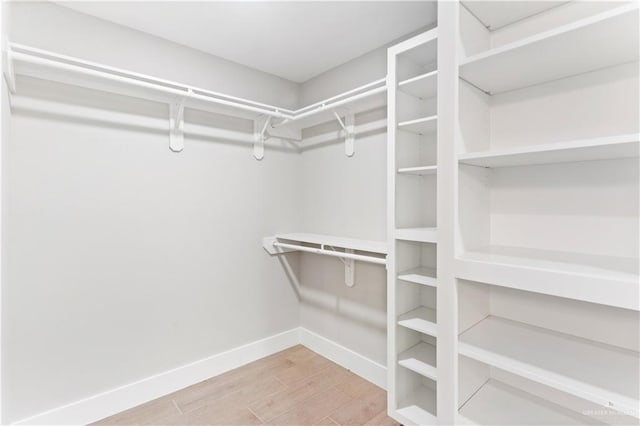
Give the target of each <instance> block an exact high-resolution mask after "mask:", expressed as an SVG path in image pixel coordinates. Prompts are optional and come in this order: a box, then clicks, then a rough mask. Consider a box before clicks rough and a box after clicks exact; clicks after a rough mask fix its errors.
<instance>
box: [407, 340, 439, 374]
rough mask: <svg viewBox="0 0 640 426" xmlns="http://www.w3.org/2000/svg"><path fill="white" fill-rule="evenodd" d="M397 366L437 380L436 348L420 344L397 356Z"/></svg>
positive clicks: (423, 343)
mask: <svg viewBox="0 0 640 426" xmlns="http://www.w3.org/2000/svg"><path fill="white" fill-rule="evenodd" d="M398 364H400V365H401V366H403V367H404V368H406V369H409V370H411V371H413V372H415V373H418V374H420V375H421V376H424V377H426V378H428V379H431V380H436V379H437V371H436V347H435V346H434V345H430V344H428V343H425V342H420V343H418V344H417V345H415V346H412V347H411V348H409V349H407V350H406V351H404V352H402V353H400V354H399V355H398Z"/></svg>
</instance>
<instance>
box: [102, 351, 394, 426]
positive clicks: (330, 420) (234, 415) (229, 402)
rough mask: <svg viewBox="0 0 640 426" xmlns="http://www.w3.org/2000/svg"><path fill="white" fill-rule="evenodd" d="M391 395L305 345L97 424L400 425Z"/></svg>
mask: <svg viewBox="0 0 640 426" xmlns="http://www.w3.org/2000/svg"><path fill="white" fill-rule="evenodd" d="M386 412H387V394H386V392H385V391H384V390H383V389H380V388H379V387H377V386H375V385H373V384H371V383H369V382H367V381H366V380H364V379H362V378H360V377H359V376H357V375H355V374H353V373H351V372H350V371H348V370H346V369H344V368H342V367H340V366H339V365H337V364H335V363H333V362H331V361H329V360H328V359H326V358H324V357H321V356H320V355H318V354H316V353H315V352H312V351H310V350H309V349H307V348H305V347H304V346H300V345H298V346H294V347H292V348H289V349H287V350H284V351H282V352H278V353H277V354H274V355H271V356H268V357H266V358H263V359H260V360H258V361H256V362H253V363H251V364H248V365H245V366H243V367H240V368H238V369H235V370H232V371H229V372H227V373H225V374H222V375H220V376H216V377H213V378H211V379H208V380H205V381H203V382H200V383H197V384H195V385H193V386H190V387H188V388H185V389H182V390H179V391H177V392H174V393H172V394H170V395H167V396H164V397H162V398H158V399H156V400H154V401H151V402H148V403H146V404H143V405H140V406H138V407H135V408H132V409H130V410H127V411H124V412H122V413H119V414H116V415H114V416H111V417H108V418H106V419H103V420H101V421H99V422H97V423H95V424H97V425H151V424H153V425H243V426H244V425H301V426H302V425H331V426H336V425H368V426H391V425H396V426H397V425H398V423H396V422H395V421H393V420H392V419H390V418H389V417H387V414H386Z"/></svg>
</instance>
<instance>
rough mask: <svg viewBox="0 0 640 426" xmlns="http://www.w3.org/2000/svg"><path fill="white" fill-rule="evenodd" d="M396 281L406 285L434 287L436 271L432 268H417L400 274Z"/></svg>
mask: <svg viewBox="0 0 640 426" xmlns="http://www.w3.org/2000/svg"><path fill="white" fill-rule="evenodd" d="M398 279H399V280H401V281H406V282H408V283H414V284H421V285H426V286H429V287H436V286H437V284H436V283H437V281H436V270H435V269H433V268H425V267H422V266H421V267H418V268H413V269H408V270H406V271H402V272H400V274H399V275H398Z"/></svg>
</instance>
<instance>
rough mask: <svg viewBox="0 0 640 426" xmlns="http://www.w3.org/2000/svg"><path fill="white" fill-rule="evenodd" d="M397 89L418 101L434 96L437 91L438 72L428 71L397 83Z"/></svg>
mask: <svg viewBox="0 0 640 426" xmlns="http://www.w3.org/2000/svg"><path fill="white" fill-rule="evenodd" d="M398 89H399V90H400V91H401V92H403V93H406V94H408V95H411V96H414V97H416V98H419V99H429V98H433V97H434V96H436V93H437V89H438V71H437V70H434V71H429V72H426V73H424V74H420V75H418V76H415V77H411V78H408V79H406V80H403V81H401V82H400V83H398Z"/></svg>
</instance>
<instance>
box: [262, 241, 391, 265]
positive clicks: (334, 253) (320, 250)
mask: <svg viewBox="0 0 640 426" xmlns="http://www.w3.org/2000/svg"><path fill="white" fill-rule="evenodd" d="M273 246H274V247H280V248H286V249H291V250H297V251H306V252H309V253H316V254H323V255H326V256H332V257H340V258H343V259H351V260H360V261H362V262H369V263H376V264H378V265H385V264H386V263H387V260H386V259H385V258H383V257H375V256H366V255H363V254H352V253H343V252H341V251H333V250H327V249H324V248H314V247H307V246H301V245H297V244H287V243H281V242H278V241H276V242H274V243H273Z"/></svg>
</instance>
